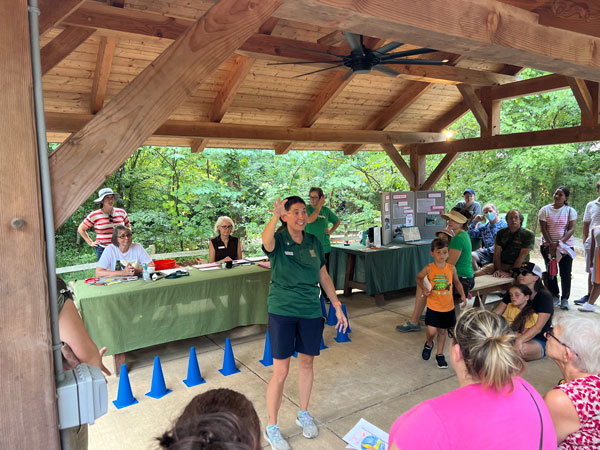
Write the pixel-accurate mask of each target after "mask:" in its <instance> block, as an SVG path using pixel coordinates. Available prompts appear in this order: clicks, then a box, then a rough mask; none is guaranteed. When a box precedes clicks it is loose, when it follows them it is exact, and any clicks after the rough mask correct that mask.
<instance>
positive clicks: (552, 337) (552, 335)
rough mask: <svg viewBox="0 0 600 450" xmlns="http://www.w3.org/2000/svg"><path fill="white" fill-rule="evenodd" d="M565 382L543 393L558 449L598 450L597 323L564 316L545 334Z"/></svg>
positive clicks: (599, 329)
mask: <svg viewBox="0 0 600 450" xmlns="http://www.w3.org/2000/svg"><path fill="white" fill-rule="evenodd" d="M546 336H547V337H548V344H547V346H546V350H547V353H548V357H549V358H550V359H552V361H554V362H555V363H556V365H557V366H558V368H559V369H560V371H561V372H562V374H563V377H564V379H565V383H563V384H560V385H559V386H556V387H555V388H554V389H552V390H551V391H550V392H548V393H547V394H546V396H545V397H544V400H545V401H546V405H547V406H548V410H549V411H550V415H551V416H552V421H553V422H554V429H555V430H556V437H557V438H558V442H559V444H560V446H559V448H560V449H561V450H570V449H573V450H575V449H584V448H585V449H588V448H589V449H592V448H600V376H599V374H600V347H599V346H598V342H600V322H599V321H598V320H597V319H594V318H592V317H582V316H569V315H565V316H562V317H561V318H560V319H558V321H557V323H556V326H555V327H554V328H550V329H549V330H548V331H547V332H546Z"/></svg>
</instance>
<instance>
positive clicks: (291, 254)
mask: <svg viewBox="0 0 600 450" xmlns="http://www.w3.org/2000/svg"><path fill="white" fill-rule="evenodd" d="M285 254H286V255H288V256H294V252H285Z"/></svg>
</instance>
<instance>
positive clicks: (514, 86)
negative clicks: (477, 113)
mask: <svg viewBox="0 0 600 450" xmlns="http://www.w3.org/2000/svg"><path fill="white" fill-rule="evenodd" d="M568 78H569V77H566V76H564V75H558V74H552V75H544V76H542V77H537V78H529V79H528V80H521V81H515V82H514V83H508V84H503V85H501V86H492V87H491V89H490V99H492V100H506V99H509V98H517V97H523V96H526V95H533V94H542V93H544V92H550V91H557V90H559V89H565V88H568V87H569V82H568Z"/></svg>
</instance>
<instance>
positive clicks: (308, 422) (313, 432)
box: [296, 411, 319, 439]
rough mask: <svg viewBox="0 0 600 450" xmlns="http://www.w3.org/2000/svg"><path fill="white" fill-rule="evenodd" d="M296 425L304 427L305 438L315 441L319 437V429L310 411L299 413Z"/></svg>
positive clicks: (303, 434)
mask: <svg viewBox="0 0 600 450" xmlns="http://www.w3.org/2000/svg"><path fill="white" fill-rule="evenodd" d="M296 425H298V426H299V427H302V436H304V437H305V438H308V439H313V438H316V437H317V436H318V435H319V429H318V428H317V426H316V425H315V422H314V421H313V418H312V417H311V416H310V414H309V413H308V411H298V417H296Z"/></svg>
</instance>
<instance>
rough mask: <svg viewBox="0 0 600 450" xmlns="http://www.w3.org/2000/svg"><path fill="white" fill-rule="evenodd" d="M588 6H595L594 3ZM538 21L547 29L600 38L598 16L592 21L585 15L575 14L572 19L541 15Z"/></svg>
mask: <svg viewBox="0 0 600 450" xmlns="http://www.w3.org/2000/svg"><path fill="white" fill-rule="evenodd" d="M582 3H583V2H582ZM596 3H597V2H596ZM588 4H590V5H593V4H594V3H592V2H588ZM597 7H598V5H597V4H596V8H597ZM577 16H579V17H577ZM538 21H539V24H540V25H544V26H547V27H555V28H560V29H562V30H569V31H573V32H575V33H581V34H587V35H589V36H595V37H600V18H599V17H598V15H596V17H595V18H594V19H591V18H590V17H589V16H587V15H586V14H585V13H584V14H583V16H582V15H579V14H573V15H572V16H571V17H556V16H555V15H553V14H540V15H539V19H538Z"/></svg>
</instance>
